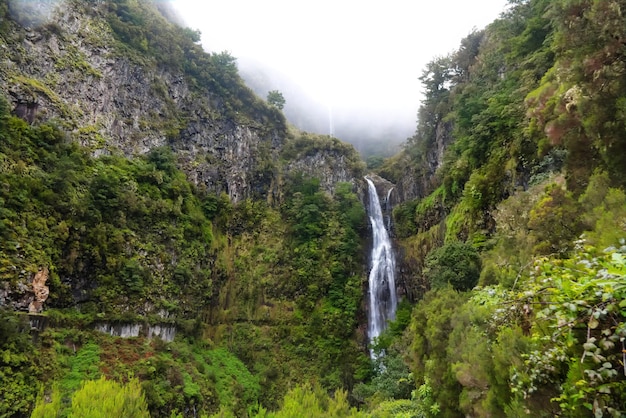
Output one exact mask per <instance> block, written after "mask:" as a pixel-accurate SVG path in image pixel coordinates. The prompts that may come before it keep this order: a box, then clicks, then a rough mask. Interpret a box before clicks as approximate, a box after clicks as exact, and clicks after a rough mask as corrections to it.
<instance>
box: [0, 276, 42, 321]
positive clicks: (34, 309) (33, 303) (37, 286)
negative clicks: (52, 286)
mask: <svg viewBox="0 0 626 418" xmlns="http://www.w3.org/2000/svg"><path fill="white" fill-rule="evenodd" d="M27 275H28V273H27V272H25V271H24V272H22V273H20V274H19V275H18V277H20V278H21V277H24V276H27ZM49 275H50V273H49V270H48V268H47V267H44V268H42V269H40V270H39V271H37V272H36V273H34V274H32V275H30V279H26V278H24V280H18V281H17V282H16V283H14V284H11V283H9V282H0V307H2V306H7V307H9V308H11V309H14V310H16V311H28V312H29V313H31V314H37V313H40V312H41V311H42V310H43V306H44V303H45V301H46V300H47V299H48V295H49V294H50V290H49V288H48V286H47V285H46V282H47V281H48V277H49Z"/></svg>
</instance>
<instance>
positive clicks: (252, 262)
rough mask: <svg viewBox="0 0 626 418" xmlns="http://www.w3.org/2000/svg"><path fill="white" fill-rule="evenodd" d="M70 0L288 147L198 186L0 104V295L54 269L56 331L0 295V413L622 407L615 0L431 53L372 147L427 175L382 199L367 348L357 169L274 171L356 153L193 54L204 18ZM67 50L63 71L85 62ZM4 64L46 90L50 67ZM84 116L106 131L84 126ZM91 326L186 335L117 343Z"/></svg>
mask: <svg viewBox="0 0 626 418" xmlns="http://www.w3.org/2000/svg"><path fill="white" fill-rule="evenodd" d="M71 5H72V7H77V8H79V9H78V10H82V11H84V12H85V13H90V16H92V17H93V18H94V20H98V19H100V20H98V21H99V22H100V23H102V25H104V27H103V28H100V29H102V30H103V31H105V32H106V33H108V34H109V35H110V36H114V37H115V40H116V41H115V42H116V43H115V45H114V47H113V49H114V50H115V52H114V53H115V54H119V55H118V56H123V57H124V59H127V60H132V61H133V62H135V63H141V64H142V65H146V66H156V67H159V68H162V69H163V70H168V71H177V72H179V73H180V74H184V76H185V77H186V78H187V80H188V81H189V83H190V85H191V86H192V87H193V86H195V87H198V88H206V89H208V90H209V91H211V92H212V102H211V105H212V106H214V107H215V109H214V110H215V112H216V113H215V115H219V117H225V118H228V119H230V120H232V121H234V122H242V121H244V122H246V123H249V126H252V127H254V129H256V128H258V129H265V130H271V131H272V132H274V133H275V134H276V135H278V136H281V135H283V136H284V138H281V139H284V147H283V148H282V149H281V150H280V155H279V157H280V158H279V159H277V160H278V161H270V157H269V153H267V152H266V151H267V148H264V147H263V146H266V147H269V145H266V144H264V145H263V146H262V147H261V149H260V154H262V155H261V157H262V158H261V159H262V160H263V163H262V164H261V166H260V168H253V170H255V171H254V173H255V175H256V174H259V176H262V175H265V174H267V173H270V174H271V175H270V176H269V177H271V179H272V180H275V182H272V184H271V186H270V185H269V184H268V185H267V187H268V188H270V187H271V188H272V195H271V198H269V197H268V198H265V196H267V194H265V193H263V192H259V193H257V194H254V196H257V197H260V196H264V198H263V199H259V198H251V199H247V200H243V201H241V202H238V203H237V204H234V203H232V202H230V201H229V199H228V198H227V196H225V195H222V196H216V195H214V194H211V193H209V192H208V191H207V190H206V189H205V187H204V186H203V185H194V184H192V183H190V182H189V181H188V179H187V177H186V176H185V174H184V173H183V172H182V171H181V170H180V169H179V168H178V166H179V160H178V158H179V156H178V155H177V154H175V153H174V152H173V151H172V150H171V149H170V148H168V147H161V148H154V149H152V150H151V151H150V152H149V153H147V154H146V155H143V156H135V157H133V158H132V159H129V158H126V157H124V156H122V155H120V154H118V153H117V152H116V151H115V150H109V153H108V154H107V155H102V156H99V157H98V158H96V157H94V156H93V155H91V154H90V151H91V149H90V148H88V147H81V146H80V145H78V144H77V143H75V142H72V141H70V140H69V139H68V136H67V134H66V133H65V132H63V130H62V129H61V127H62V126H64V125H63V123H64V121H59V122H56V123H55V122H49V123H37V124H34V125H29V124H27V123H26V122H25V121H23V120H21V119H19V118H17V117H15V116H12V115H11V114H10V113H11V109H9V106H8V105H7V103H6V102H5V101H4V100H0V281H1V283H2V287H0V292H1V293H0V294H1V295H2V297H3V303H6V304H7V305H9V306H14V307H17V308H18V309H21V310H25V309H27V307H28V304H29V303H30V300H28V299H24V300H22V299H19V297H18V299H19V300H18V299H13V297H14V296H13V295H23V294H25V293H28V292H27V291H26V290H24V288H25V286H26V287H27V286H28V283H30V282H31V281H32V278H33V277H34V275H35V273H37V272H40V271H44V270H46V271H48V272H49V277H48V281H47V283H46V285H47V286H49V290H50V296H49V298H48V300H47V301H46V302H45V304H44V311H43V312H42V314H41V315H40V316H39V317H38V318H37V319H38V320H41V321H43V322H45V324H46V326H45V327H44V328H45V329H36V330H33V329H31V326H30V324H29V319H31V318H29V317H28V316H27V315H26V314H19V313H16V312H14V311H12V310H10V309H6V308H3V309H2V310H0V381H2V385H0V416H7V417H9V416H10V417H27V416H35V417H47V416H59V417H78V416H81V417H82V416H129V417H131V416H142V417H143V416H152V417H164V418H167V417H170V418H172V417H191V416H194V417H196V416H200V417H208V416H218V417H235V416H236V417H301V416H311V417H381V418H383V417H420V418H422V417H424V418H432V417H462V416H476V417H505V416H506V417H524V416H534V417H554V416H560V417H586V416H595V417H619V416H623V415H624V414H626V407H625V406H624V405H626V397H625V393H626V372H625V370H624V363H625V362H626V358H625V357H624V356H625V354H624V353H625V350H626V348H625V345H624V344H625V343H624V341H626V326H625V324H626V285H625V283H626V242H625V241H624V239H626V193H625V192H624V186H625V183H624V179H625V178H626V164H625V162H624V155H626V153H625V152H624V151H626V150H624V144H625V143H626V142H625V141H624V132H625V131H626V130H625V124H626V110H625V103H626V99H625V97H626V84H625V80H626V78H624V74H626V64H625V60H624V56H626V50H625V48H626V46H625V44H624V39H626V33H625V31H626V24H625V18H624V15H623V13H624V10H626V3H624V1H623V0H610V1H609V0H607V1H592V0H581V1H575V2H572V1H569V0H524V1H518V0H512V1H510V8H509V9H508V11H507V12H506V13H505V14H504V15H503V16H502V17H501V18H500V19H498V20H497V21H495V22H493V23H492V24H491V25H490V26H489V27H487V28H486V29H485V30H484V31H478V32H475V33H472V34H470V35H469V36H468V37H467V38H465V39H464V40H463V41H462V42H461V45H460V48H459V50H458V51H456V52H455V53H453V54H450V55H449V56H444V57H439V58H436V59H434V60H433V61H432V62H431V63H429V64H428V66H427V68H426V69H425V71H424V73H423V74H422V77H421V80H422V82H423V83H424V87H425V92H426V99H425V101H424V103H423V106H422V107H421V109H420V111H419V123H418V126H417V130H416V134H415V136H414V137H412V138H411V139H410V140H409V141H408V142H407V144H406V146H405V149H404V151H403V152H402V153H401V154H399V155H397V156H394V157H393V158H390V159H388V160H386V161H381V160H380V159H378V158H376V157H373V158H371V159H370V161H368V164H369V167H370V168H377V170H378V171H379V172H380V173H382V174H383V175H384V176H386V177H388V178H390V179H392V180H395V181H399V180H403V181H404V182H405V183H404V184H406V182H407V181H414V182H416V183H418V184H417V185H416V186H418V187H416V188H415V190H418V191H419V193H420V195H419V196H418V198H416V199H413V200H410V201H407V202H403V203H402V204H400V205H399V206H397V207H396V208H395V210H394V224H395V233H396V237H397V240H398V243H399V244H400V246H401V250H402V251H401V254H402V257H403V259H402V262H403V265H402V267H403V270H402V272H403V275H402V280H403V282H402V283H401V286H403V289H404V290H405V296H406V297H405V298H404V300H403V301H402V303H401V304H400V306H399V307H398V310H397V316H396V320H395V321H393V322H392V323H390V324H389V327H388V329H387V331H386V332H385V333H383V335H381V337H380V338H379V339H378V340H377V341H376V342H375V344H374V347H372V349H373V350H374V351H375V352H376V353H377V356H376V358H375V361H371V360H370V358H369V357H368V350H367V347H366V336H365V335H364V332H363V328H362V324H363V323H364V321H365V319H364V318H365V316H366V315H365V312H364V308H363V306H364V304H363V299H364V295H365V292H364V290H365V286H364V281H365V277H366V274H365V272H364V271H363V266H364V264H365V257H364V248H365V245H363V244H364V242H363V239H364V237H365V236H366V231H367V222H366V216H365V212H364V208H363V205H362V204H361V202H360V201H359V198H358V197H357V195H356V194H355V191H356V190H357V187H355V185H353V184H351V183H338V184H336V185H334V190H333V194H330V193H327V192H326V191H324V190H322V188H321V187H320V180H319V179H317V178H315V177H314V176H307V175H304V174H303V173H297V172H294V171H293V170H292V171H288V170H283V168H285V167H291V165H290V164H291V163H292V162H294V161H295V160H298V161H303V160H304V161H306V159H307V158H309V157H311V158H318V157H320V155H321V156H322V157H324V156H326V155H337V156H339V157H340V158H338V160H339V159H341V161H343V162H344V164H345V165H346V167H347V168H348V169H350V170H352V171H353V173H355V175H361V174H362V171H363V169H364V164H363V162H361V161H359V159H358V156H357V155H356V152H355V151H354V149H352V148H351V147H349V146H347V145H346V144H343V143H342V142H340V141H339V140H337V139H335V138H330V137H325V136H319V135H311V134H306V133H299V132H296V133H292V134H287V130H286V127H285V122H284V118H283V117H282V115H281V112H280V110H279V109H278V107H280V106H279V105H281V102H280V101H277V102H275V103H274V107H272V106H268V104H267V103H265V102H264V101H263V100H261V99H259V98H257V97H256V96H254V95H253V94H252V93H251V92H250V91H249V90H248V89H247V87H245V85H243V83H242V81H241V79H240V78H239V77H238V75H237V66H236V60H235V59H234V57H232V56H230V55H229V54H228V53H219V54H210V55H209V54H204V53H203V52H202V51H201V48H200V47H199V45H197V41H198V37H199V33H197V32H196V31H193V30H191V29H188V28H187V29H182V28H179V27H177V26H176V25H173V24H171V23H169V22H167V21H166V20H164V18H163V17H162V15H161V14H160V13H158V11H157V9H155V8H154V7H152V5H151V4H150V3H148V2H145V1H141V0H119V1H113V2H104V3H99V4H98V5H97V6H94V7H92V8H87V9H89V10H87V9H86V8H85V6H84V2H78V1H73V2H71ZM7 10H8V9H7V6H6V4H4V3H0V16H2V17H6V16H7ZM10 28H11V24H10V22H8V23H7V21H6V19H3V20H2V21H1V22H0V31H3V32H4V31H8V30H10ZM46 31H47V32H46V33H48V34H57V35H58V34H61V33H62V29H61V28H58V27H55V26H49V27H47V29H46ZM107 31H109V32H107ZM50 36H52V35H50ZM3 38H4V34H3ZM16 44H18V43H16ZM67 52H68V55H67V56H65V57H64V58H63V59H59V60H58V61H57V62H56V63H55V65H56V66H58V67H59V68H62V69H63V70H64V71H65V70H67V71H72V72H75V73H85V74H87V76H89V77H99V74H97V72H93V71H90V67H89V66H87V65H86V64H87V63H86V62H83V61H84V57H83V56H82V55H81V54H78V53H77V51H74V50H71V49H67ZM18 53H19V51H17V50H16V51H13V52H11V54H13V55H15V54H18ZM14 62H17V61H14ZM91 70H92V69H91ZM13 81H14V82H15V83H18V84H19V85H20V86H21V88H22V89H24V91H25V92H26V93H28V94H33V95H37V94H38V95H43V96H45V97H47V98H48V100H49V101H52V102H56V101H57V100H60V99H59V98H58V95H56V93H55V92H54V88H55V84H54V80H53V79H51V80H48V81H49V82H48V81H46V82H42V81H40V80H36V79H32V78H29V77H28V76H26V75H23V76H20V77H17V78H15V77H14V79H13ZM150 83H151V84H150V85H151V86H152V90H153V91H154V93H155V94H164V92H165V91H166V90H165V89H167V86H165V85H164V84H163V83H162V82H160V81H159V80H153V81H151V82H150ZM276 99H278V97H276ZM168 106H169V109H168V112H169V113H168V115H169V116H168V118H167V120H166V121H162V122H160V123H162V124H163V127H164V129H165V130H167V131H168V134H167V135H168V137H170V138H175V137H176V136H177V135H178V132H179V130H180V129H182V128H181V127H182V126H184V124H185V119H184V117H182V116H183V115H182V113H178V112H179V110H177V109H176V108H175V106H174V104H173V103H169V104H168ZM215 115H212V116H215ZM150 118H153V119H155V118H156V116H155V115H147V116H146V119H145V120H144V121H142V123H145V124H149V121H150V120H152V119H150ZM156 119H158V118H156ZM76 132H77V135H78V137H79V138H80V141H81V143H84V144H92V145H93V144H102V143H103V141H105V139H104V138H102V136H100V135H99V134H98V132H97V128H96V127H94V126H83V127H77V131H76ZM442 146H443V148H441V149H440V147H442ZM439 156H442V157H441V159H440V160H439ZM268 175H269V174H268ZM269 177H268V178H269ZM20 289H21V290H20ZM20 292H21V293H20ZM5 294H6V295H8V296H4V295H5ZM16 297H17V296H16ZM103 324H113V325H119V326H131V325H133V326H139V325H142V326H145V327H147V326H157V325H159V326H168V327H170V328H171V329H175V330H176V337H175V338H174V340H173V341H170V342H166V341H163V340H161V339H160V338H158V337H152V338H148V335H147V334H146V332H142V333H140V335H139V336H138V337H132V338H119V337H113V336H110V335H107V334H104V333H101V332H99V331H97V330H96V329H97V327H98V326H99V325H103ZM145 327H144V328H145ZM383 354H384V355H383ZM148 414H149V415H148Z"/></svg>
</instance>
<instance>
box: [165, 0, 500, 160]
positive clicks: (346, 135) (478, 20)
mask: <svg viewBox="0 0 626 418" xmlns="http://www.w3.org/2000/svg"><path fill="white" fill-rule="evenodd" d="M507 3H508V1H507V0H484V1H481V2H480V7H477V6H476V2H468V1H466V0H440V1H438V2H421V1H420V2H407V1H404V0H385V1H382V0H367V1H357V0H342V1H341V2H337V1H334V0H316V1H306V0H303V1H301V2H291V1H286V0H265V1H263V2H259V1H255V0H232V1H229V2H223V1H220V0H208V1H204V2H202V3H199V2H196V1H193V0H173V2H172V3H171V4H172V5H173V7H174V8H175V9H176V10H177V11H178V12H179V14H180V16H181V17H182V19H184V21H185V24H186V25H187V26H190V27H191V28H192V29H199V30H200V31H201V32H202V45H203V47H204V48H205V49H206V50H208V51H211V52H222V51H228V52H229V53H231V55H233V56H234V57H235V58H237V63H238V68H239V72H240V74H241V76H242V78H243V79H244V80H245V81H246V83H247V84H248V85H249V86H250V87H251V88H252V89H253V90H254V91H255V92H256V93H257V94H258V95H259V96H260V97H262V98H265V97H266V95H267V92H268V91H270V90H279V91H280V92H281V93H282V94H283V96H284V98H285V101H286V103H285V107H284V109H283V112H284V113H285V116H286V117H287V119H288V120H289V122H290V123H292V124H293V125H295V126H296V127H298V128H299V129H302V130H305V131H309V132H315V133H320V134H329V135H332V136H334V137H337V138H339V139H341V140H343V141H346V142H350V143H352V144H353V145H354V146H355V147H356V148H357V150H358V151H359V152H360V153H361V154H362V155H363V157H364V158H367V157H368V156H369V155H374V154H376V155H381V156H390V155H392V154H394V153H396V152H397V151H398V150H399V149H400V147H401V144H402V143H404V142H405V141H406V139H407V138H409V137H410V136H412V135H413V133H414V132H415V128H416V125H417V111H418V108H419V106H420V102H421V100H422V87H421V84H420V81H419V77H420V75H421V74H422V71H423V69H424V68H425V66H426V64H427V63H428V62H429V61H431V60H432V59H433V58H435V57H436V56H442V55H446V54H448V53H451V52H453V51H454V50H456V49H457V48H458V46H459V45H460V41H461V39H463V38H464V37H465V36H467V35H468V34H469V33H471V32H472V31H473V30H476V29H482V28H484V26H486V25H487V24H489V23H490V22H492V21H493V20H494V19H496V18H497V17H498V16H499V15H500V13H502V12H503V11H504V10H505V6H506V4H507Z"/></svg>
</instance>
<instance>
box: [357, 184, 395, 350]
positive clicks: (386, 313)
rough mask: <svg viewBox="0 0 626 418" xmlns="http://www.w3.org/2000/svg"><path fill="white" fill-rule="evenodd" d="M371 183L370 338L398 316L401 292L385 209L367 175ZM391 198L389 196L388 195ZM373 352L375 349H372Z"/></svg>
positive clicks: (369, 211) (372, 338) (369, 208)
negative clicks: (386, 225)
mask: <svg viewBox="0 0 626 418" xmlns="http://www.w3.org/2000/svg"><path fill="white" fill-rule="evenodd" d="M365 180H367V184H368V185H369V193H368V195H369V201H368V207H367V212H368V215H369V218H370V223H371V224H372V236H373V242H372V253H371V257H370V274H369V312H368V327H367V331H368V337H369V340H370V342H372V341H373V340H374V338H376V337H378V336H379V335H380V334H381V332H382V331H383V330H384V329H385V327H386V326H387V321H389V320H393V319H395V316H396V307H397V305H398V296H397V295H396V279H395V269H396V262H395V258H394V254H393V249H392V248H391V240H390V239H389V233H388V232H387V229H386V228H385V222H384V219H383V213H382V209H381V206H380V200H379V199H378V193H377V192H376V187H375V186H374V183H373V182H372V180H370V179H369V178H367V177H365ZM387 199H389V197H387ZM372 354H373V353H372Z"/></svg>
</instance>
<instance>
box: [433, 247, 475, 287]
mask: <svg viewBox="0 0 626 418" xmlns="http://www.w3.org/2000/svg"><path fill="white" fill-rule="evenodd" d="M480 270H481V261H480V256H479V255H478V252H477V251H476V250H475V249H474V247H472V246H471V245H469V244H465V243H462V242H453V243H450V244H446V245H444V246H443V247H441V248H438V249H436V250H434V251H432V252H431V253H430V254H428V257H426V266H425V268H424V275H425V276H426V278H427V281H428V282H429V283H430V286H431V288H442V287H445V286H446V285H448V284H449V285H451V286H452V287H453V288H454V289H455V290H460V291H467V290H471V289H472V288H473V287H474V286H476V283H478V278H479V277H480Z"/></svg>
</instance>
